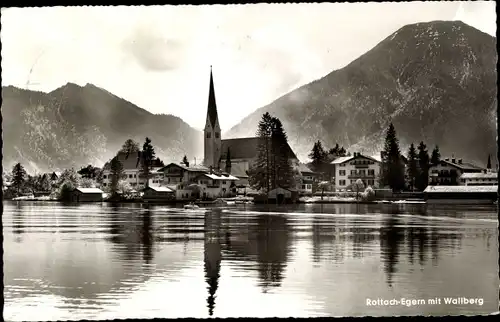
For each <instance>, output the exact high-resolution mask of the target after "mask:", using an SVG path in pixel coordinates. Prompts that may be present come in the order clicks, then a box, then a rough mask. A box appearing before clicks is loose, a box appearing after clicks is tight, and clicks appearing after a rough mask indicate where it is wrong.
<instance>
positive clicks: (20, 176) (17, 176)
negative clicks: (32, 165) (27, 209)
mask: <svg viewBox="0 0 500 322" xmlns="http://www.w3.org/2000/svg"><path fill="white" fill-rule="evenodd" d="M26 179H27V173H26V170H25V169H24V167H23V166H22V165H21V163H17V164H16V165H15V166H14V167H13V168H12V187H13V188H14V189H16V192H17V194H18V195H19V193H20V192H21V189H22V188H23V186H24V185H25V183H26Z"/></svg>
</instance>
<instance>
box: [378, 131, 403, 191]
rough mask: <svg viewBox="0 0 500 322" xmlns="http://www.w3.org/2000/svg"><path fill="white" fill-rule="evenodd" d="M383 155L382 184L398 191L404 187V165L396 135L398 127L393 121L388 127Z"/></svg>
mask: <svg viewBox="0 0 500 322" xmlns="http://www.w3.org/2000/svg"><path fill="white" fill-rule="evenodd" d="M381 156H382V164H381V169H380V171H381V173H380V183H381V185H382V186H389V187H391V189H392V190H396V191H400V190H402V189H404V184H405V178H404V165H403V162H402V160H401V152H400V150H399V141H398V139H397V136H396V129H395V128H394V125H393V124H392V123H391V124H390V125H389V128H388V129H387V132H386V137H385V143H384V150H383V151H382V153H381Z"/></svg>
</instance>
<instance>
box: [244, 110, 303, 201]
mask: <svg viewBox="0 0 500 322" xmlns="http://www.w3.org/2000/svg"><path fill="white" fill-rule="evenodd" d="M257 136H258V137H259V138H260V141H259V145H258V153H257V158H256V161H255V163H254V164H253V165H252V167H251V168H250V169H249V171H248V175H249V183H250V185H251V186H252V187H254V188H255V189H257V190H261V189H262V190H265V191H266V192H267V191H270V190H272V189H275V188H276V187H283V188H290V187H294V186H295V171H294V169H293V165H292V163H291V160H290V155H289V153H290V151H289V146H288V137H287V134H286V132H285V129H284V128H283V124H282V123H281V121H280V120H279V118H277V117H273V116H271V115H270V114H269V113H265V114H264V115H263V116H262V119H261V120H260V122H259V125H258V129H257Z"/></svg>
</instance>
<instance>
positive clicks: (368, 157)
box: [331, 153, 381, 164]
mask: <svg viewBox="0 0 500 322" xmlns="http://www.w3.org/2000/svg"><path fill="white" fill-rule="evenodd" d="M357 157H361V158H365V159H371V160H373V161H376V162H381V158H380V155H378V156H377V155H363V154H359V153H358V154H356V155H351V156H349V157H340V158H337V159H335V160H333V161H332V162H331V164H341V163H345V162H347V161H350V160H352V159H355V158H357Z"/></svg>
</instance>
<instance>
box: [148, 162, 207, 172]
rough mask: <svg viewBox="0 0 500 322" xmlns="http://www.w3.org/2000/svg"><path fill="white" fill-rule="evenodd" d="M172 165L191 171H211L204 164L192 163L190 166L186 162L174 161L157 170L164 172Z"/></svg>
mask: <svg viewBox="0 0 500 322" xmlns="http://www.w3.org/2000/svg"><path fill="white" fill-rule="evenodd" d="M172 166H176V167H179V168H181V169H183V170H186V171H190V172H208V171H210V169H209V168H207V167H205V166H202V165H197V164H195V165H190V166H189V167H186V166H185V165H184V164H180V163H175V162H172V163H169V164H167V165H166V166H164V167H162V168H160V169H158V170H156V172H164V171H165V169H166V168H169V167H172Z"/></svg>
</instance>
